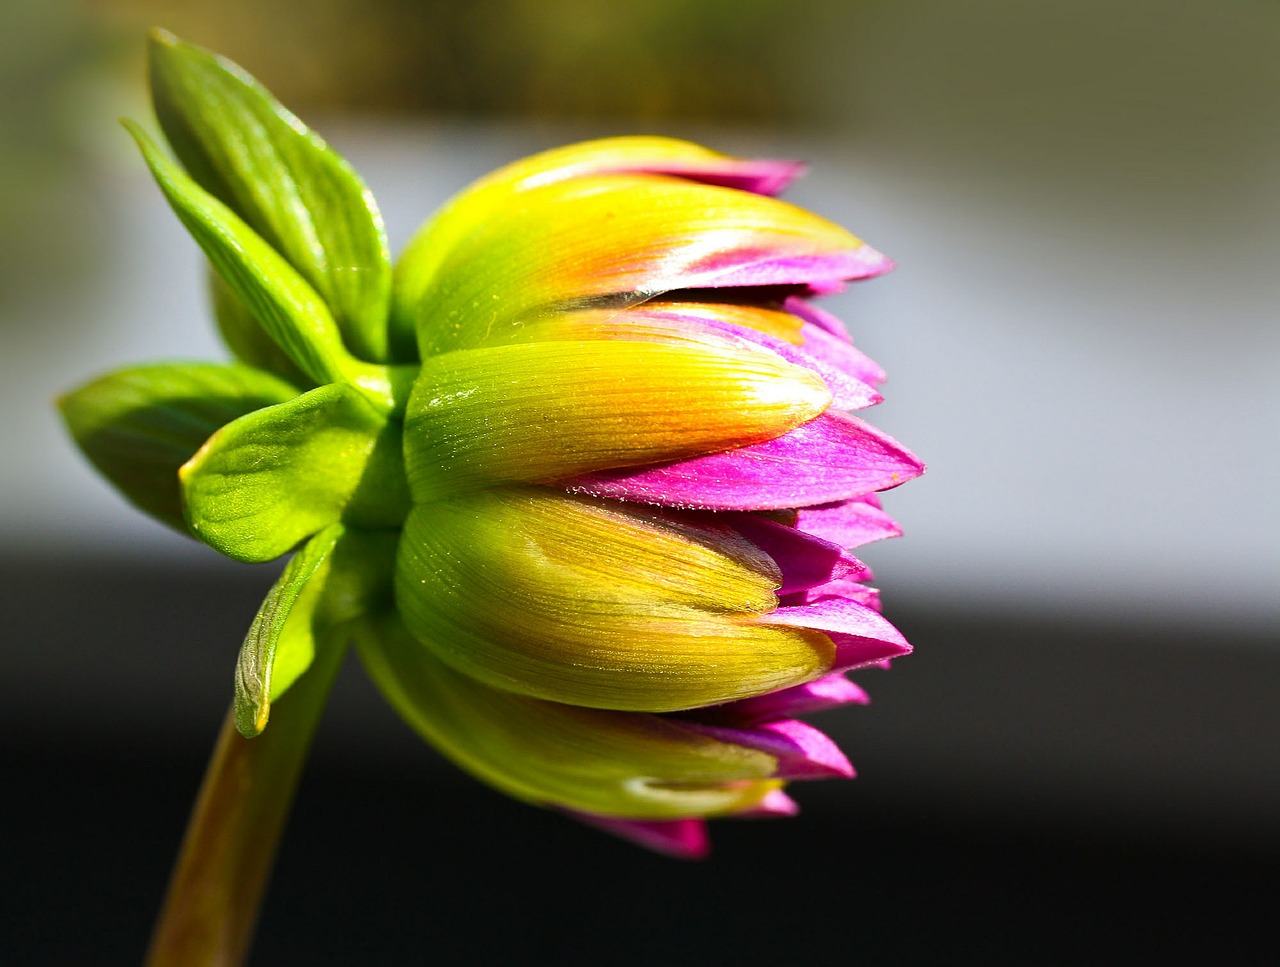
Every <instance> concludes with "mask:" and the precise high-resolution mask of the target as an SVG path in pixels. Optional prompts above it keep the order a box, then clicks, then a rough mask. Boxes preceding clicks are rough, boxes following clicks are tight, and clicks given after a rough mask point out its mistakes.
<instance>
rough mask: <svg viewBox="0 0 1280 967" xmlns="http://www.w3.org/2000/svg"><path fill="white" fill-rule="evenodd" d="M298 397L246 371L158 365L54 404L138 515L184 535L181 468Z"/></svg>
mask: <svg viewBox="0 0 1280 967" xmlns="http://www.w3.org/2000/svg"><path fill="white" fill-rule="evenodd" d="M297 392H298V391H297V390H296V389H295V388H294V387H292V386H290V385H289V384H288V383H285V382H284V381H282V380H279V379H276V378H275V377H274V376H270V375H268V374H267V373H264V372H262V371H260V370H256V369H251V368H250V367H248V366H241V365H222V364H215V363H156V364H152V365H148V366H135V367H131V368H129V369H123V370H120V371H118V372H115V373H110V374H108V375H106V376H102V377H100V378H99V379H95V380H93V381H92V382H90V383H86V384H85V385H84V386H81V387H80V388H79V389H76V390H73V391H72V392H70V393H68V394H67V395H66V396H64V397H63V398H62V399H61V400H59V403H58V405H59V407H60V408H61V410H62V416H63V419H65V420H66V421H67V426H68V428H69V429H70V430H71V434H72V436H74V437H75V440H76V443H77V444H79V446H80V449H81V450H83V451H84V453H85V455H86V456H87V457H88V458H89V460H90V461H91V462H92V463H93V465H94V466H95V467H97V468H98V470H99V472H100V473H102V475H103V476H105V477H106V478H107V479H108V480H110V481H111V482H112V483H113V484H115V486H116V487H117V488H119V489H120V491H121V492H122V493H123V494H124V495H125V497H127V498H128V499H129V500H130V502H132V503H133V504H135V505H136V506H137V507H139V508H140V509H141V510H143V511H145V512H146V513H148V514H150V515H151V516H153V517H156V518H157V519H159V520H161V521H162V522H164V523H166V524H168V525H169V526H171V527H175V528H177V529H178V530H181V531H184V532H185V531H186V529H187V525H186V522H185V521H184V520H183V517H182V498H181V492H180V488H179V483H178V470H179V468H180V467H181V466H182V465H183V464H184V463H186V462H187V461H188V460H189V459H191V456H192V454H194V453H195V452H196V451H197V450H199V449H200V446H201V445H202V444H203V443H204V441H205V440H207V439H208V438H209V436H210V435H212V434H213V433H214V432H215V431H216V430H217V429H218V428H219V427H221V426H224V425H225V424H227V423H230V422H231V421H232V420H234V419H236V418H237V417H241V416H244V415H245V414H247V413H252V412H253V411H254V410H258V409H261V408H262V407H266V406H274V405H276V404H278V403H282V402H284V401H286V400H288V399H291V398H293V397H294V396H295V395H296V394H297Z"/></svg>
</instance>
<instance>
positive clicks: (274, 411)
mask: <svg viewBox="0 0 1280 967" xmlns="http://www.w3.org/2000/svg"><path fill="white" fill-rule="evenodd" d="M401 437H402V431H401V425H400V423H399V421H396V420H389V419H388V418H387V416H386V414H385V413H384V412H383V411H381V410H380V409H378V408H377V407H376V406H374V404H373V403H371V402H370V401H369V398H368V397H367V396H365V394H364V393H362V392H361V391H360V390H357V389H355V388H354V387H352V386H349V385H346V384H342V383H331V384H329V385H326V386H321V387H319V388H317V389H314V390H311V391H310V392H308V393H304V394H303V395H301V396H299V397H296V398H295V399H292V400H290V401H289V402H287V403H283V404H281V405H279V406H273V407H270V408H269V409H265V410H260V411H259V412H257V413H251V414H249V415H248V416H245V417H242V418H241V419H239V420H236V421H235V422H234V423H231V424H229V425H228V426H226V427H223V428H222V429H221V430H219V431H218V432H217V433H215V434H214V435H213V436H212V437H210V438H209V440H208V442H206V443H205V445H204V446H203V447H201V448H200V451H199V452H198V453H197V454H196V455H195V456H194V457H192V458H191V460H190V461H188V463H187V464H186V465H185V466H184V467H183V468H182V471H181V473H180V476H181V479H182V487H183V497H184V500H185V504H186V511H187V523H188V524H189V525H190V527H191V530H192V532H193V533H194V534H195V535H196V536H197V537H199V538H200V540H202V541H204V542H205V543H206V544H208V545H209V546H210V547H212V548H214V549H215V550H217V551H220V552H221V553H223V554H226V555H227V556H228V557H232V558H235V559H236V560H238V561H269V560H271V559H272V558H276V557H279V556H280V555H281V554H284V553H285V552H287V551H288V550H289V549H290V548H292V547H293V546H294V545H296V544H297V543H298V542H299V541H301V540H302V539H304V538H306V537H309V536H310V535H312V534H314V533H316V532H317V531H319V530H320V529H321V528H323V527H327V526H328V525H329V524H332V523H334V522H336V521H338V520H345V521H348V522H351V523H355V524H357V525H361V526H367V527H394V526H396V525H397V524H399V522H400V521H402V520H403V519H404V516H405V514H406V513H407V508H408V486H407V484H406V483H405V479H404V468H403V459H402V457H401V454H400V450H401Z"/></svg>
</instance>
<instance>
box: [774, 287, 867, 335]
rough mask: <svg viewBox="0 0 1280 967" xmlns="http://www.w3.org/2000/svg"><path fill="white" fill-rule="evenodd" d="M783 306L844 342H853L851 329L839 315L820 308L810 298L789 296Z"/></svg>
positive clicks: (794, 314)
mask: <svg viewBox="0 0 1280 967" xmlns="http://www.w3.org/2000/svg"><path fill="white" fill-rule="evenodd" d="M782 308H784V309H785V310H787V312H789V313H791V314H792V315H793V316H796V317H797V318H799V319H801V320H802V321H804V322H808V323H812V324H813V325H814V326H816V327H817V328H818V329H821V330H823V331H824V332H827V333H829V334H831V335H832V336H835V337H836V338H837V339H839V340H841V341H842V342H853V338H852V337H851V336H850V335H849V330H848V329H846V328H845V325H844V323H843V322H841V321H840V319H839V318H838V317H836V316H833V315H832V314H831V313H829V312H827V310H826V309H819V308H818V307H817V306H815V305H814V304H813V303H812V302H810V301H809V300H808V299H804V298H801V297H800V296H795V295H793V296H788V297H787V299H786V301H784V302H783V303H782Z"/></svg>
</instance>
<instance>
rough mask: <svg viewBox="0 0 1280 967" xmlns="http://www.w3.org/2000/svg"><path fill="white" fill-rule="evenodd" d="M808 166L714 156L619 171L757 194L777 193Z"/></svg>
mask: <svg viewBox="0 0 1280 967" xmlns="http://www.w3.org/2000/svg"><path fill="white" fill-rule="evenodd" d="M807 167H808V165H806V164H805V163H804V162H803V161H783V160H778V159H773V158H759V159H747V160H740V159H737V158H714V159H708V160H706V161H692V160H691V161H667V162H659V163H655V164H652V165H645V166H644V167H643V168H638V169H637V168H625V169H619V171H640V172H643V173H645V174H651V175H670V176H672V177H674V178H684V179H686V180H687V181H697V182H701V183H702V184H704V185H720V186H721V187H723V188H737V189H738V190H739V191H749V192H752V193H753V194H756V195H777V194H780V193H781V192H782V191H784V190H785V189H786V187H787V186H788V185H790V184H791V183H792V182H793V181H795V180H796V179H797V178H799V177H800V176H801V175H803V174H804V173H805V169H806V168H807Z"/></svg>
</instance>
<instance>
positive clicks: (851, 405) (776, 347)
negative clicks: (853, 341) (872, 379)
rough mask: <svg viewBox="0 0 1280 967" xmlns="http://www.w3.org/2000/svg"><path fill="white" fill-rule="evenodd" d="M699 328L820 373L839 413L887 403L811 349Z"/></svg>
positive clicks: (743, 332)
mask: <svg viewBox="0 0 1280 967" xmlns="http://www.w3.org/2000/svg"><path fill="white" fill-rule="evenodd" d="M699 327H700V328H704V329H707V330H715V331H718V332H721V333H724V334H728V335H733V336H736V337H738V338H739V339H743V340H745V341H747V342H748V343H751V344H752V345H755V346H760V347H761V348H764V349H768V350H770V351H771V352H774V353H777V354H778V355H779V356H781V357H782V358H783V359H785V360H786V361H787V362H789V363H791V364H792V365H795V366H802V367H804V368H805V369H807V370H809V371H810V372H812V373H817V374H818V375H819V376H821V377H822V381H823V382H824V383H826V384H827V389H829V390H830V391H831V405H832V406H833V407H835V408H836V409H837V410H861V409H864V408H866V407H868V406H875V405H876V404H877V403H883V402H884V397H883V396H881V395H880V393H878V392H877V391H876V389H875V386H874V385H872V384H871V383H869V382H866V381H864V380H863V379H861V378H859V377H858V375H857V374H856V373H853V372H851V371H850V370H849V369H847V368H845V367H844V366H841V365H835V364H833V363H832V362H830V361H829V360H826V359H823V358H822V357H821V356H817V355H814V354H813V353H810V352H808V351H807V347H806V349H801V348H799V347H797V346H793V345H791V344H790V343H788V342H783V341H782V340H781V339H777V338H775V337H773V336H770V335H769V334H767V333H763V332H760V331H759V330H757V329H748V328H746V327H745V326H735V325H733V324H731V323H713V322H710V321H705V320H703V321H700V323H699ZM828 338H829V337H828ZM847 348H849V349H852V348H853V347H851V346H850V347H847Z"/></svg>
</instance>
